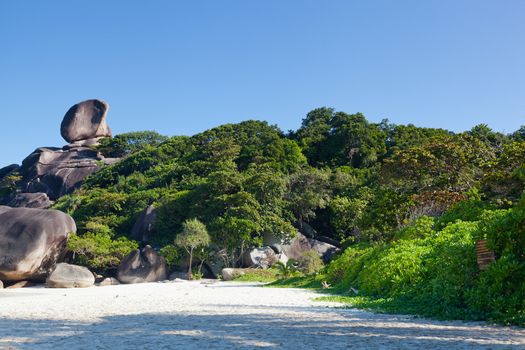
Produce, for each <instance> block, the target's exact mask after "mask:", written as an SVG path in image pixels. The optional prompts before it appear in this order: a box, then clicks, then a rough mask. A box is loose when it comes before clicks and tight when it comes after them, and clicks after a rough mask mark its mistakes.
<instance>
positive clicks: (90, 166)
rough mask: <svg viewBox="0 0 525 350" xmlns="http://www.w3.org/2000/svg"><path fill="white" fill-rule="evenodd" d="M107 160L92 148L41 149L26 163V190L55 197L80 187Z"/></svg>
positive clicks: (23, 188) (23, 180) (24, 165)
mask: <svg viewBox="0 0 525 350" xmlns="http://www.w3.org/2000/svg"><path fill="white" fill-rule="evenodd" d="M103 161H104V157H102V156H101V155H100V154H99V153H98V152H97V151H94V150H92V149H90V148H85V147H81V148H74V149H70V150H67V151H64V150H62V149H58V148H39V149H37V150H35V151H34V152H33V153H32V154H31V155H29V156H28V157H27V158H26V159H24V161H23V162H22V167H21V168H20V174H21V175H22V181H21V187H22V192H29V193H38V192H42V193H46V194H47V195H48V196H49V198H50V199H52V200H55V199H57V198H59V197H61V196H63V195H65V194H69V193H71V192H73V190H75V189H76V188H78V187H79V186H80V184H81V183H82V181H83V180H84V179H85V178H86V177H87V176H89V175H91V174H93V173H94V172H95V171H97V170H99V169H100V163H102V162H103Z"/></svg>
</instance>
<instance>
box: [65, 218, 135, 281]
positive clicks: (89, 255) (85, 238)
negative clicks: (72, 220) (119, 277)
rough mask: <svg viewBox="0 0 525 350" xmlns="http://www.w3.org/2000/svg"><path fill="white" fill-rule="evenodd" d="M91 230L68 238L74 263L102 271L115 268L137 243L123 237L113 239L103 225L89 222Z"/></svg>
mask: <svg viewBox="0 0 525 350" xmlns="http://www.w3.org/2000/svg"><path fill="white" fill-rule="evenodd" d="M88 226H89V228H90V229H92V232H87V233H85V234H84V235H81V236H80V235H77V234H71V235H70V236H69V239H68V243H67V246H68V249H69V251H71V252H73V256H74V261H75V263H77V264H79V265H83V266H87V267H88V268H90V269H92V270H95V271H100V272H103V271H105V270H108V269H112V268H116V267H118V265H119V264H120V261H121V260H122V259H123V258H124V257H125V256H126V255H128V254H129V253H130V252H131V251H132V250H134V249H137V248H138V244H137V242H135V241H132V240H130V239H128V238H125V237H120V238H117V239H113V237H112V235H111V231H110V230H109V228H108V227H107V226H105V225H102V224H98V223H90V224H89V225H88Z"/></svg>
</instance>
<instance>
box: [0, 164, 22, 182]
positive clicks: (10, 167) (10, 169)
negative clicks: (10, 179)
mask: <svg viewBox="0 0 525 350" xmlns="http://www.w3.org/2000/svg"><path fill="white" fill-rule="evenodd" d="M18 168H20V166H19V165H18V164H11V165H8V166H6V167H4V168H2V169H0V180H2V179H3V178H4V177H6V176H7V175H9V174H12V173H14V172H15V171H17V170H18Z"/></svg>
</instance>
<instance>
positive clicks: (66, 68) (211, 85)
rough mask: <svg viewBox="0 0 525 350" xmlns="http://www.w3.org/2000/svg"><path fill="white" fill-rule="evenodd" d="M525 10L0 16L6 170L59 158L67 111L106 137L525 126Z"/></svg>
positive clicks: (381, 8)
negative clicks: (309, 116) (102, 106)
mask: <svg viewBox="0 0 525 350" xmlns="http://www.w3.org/2000/svg"><path fill="white" fill-rule="evenodd" d="M524 18H525V1H521V0H503V1H483V0H472V1H470V0H450V1H447V0H434V1H432V0H427V1H421V0H414V1H403V0H398V1H392V0H388V1H387V0H385V1H375V0H367V1H364V0H363V1H350V0H340V1H338V0H330V1H321V0H318V1H308V0H301V1H299V0H297V1H293V0H286V1H283V0H253V1H247V0H238V1H234V0H222V1H218V0H209V1H198V0H191V1H168V0H164V1H162V0H157V1H132V0H127V1H93V0H91V1H71V0H68V1H58V0H57V1H51V0H50V1H45V2H44V1H36V0H33V1H16V0H5V1H1V2H0V102H1V106H2V107H1V109H0V121H1V131H2V132H1V137H0V149H1V150H2V151H1V153H0V167H1V166H4V165H7V164H10V163H19V162H21V161H22V159H23V158H24V157H25V156H27V155H28V154H29V153H30V152H31V151H32V150H33V149H35V148H36V147H39V146H62V145H63V144H65V141H64V140H62V138H61V137H60V132H59V125H60V122H61V120H62V117H63V115H64V113H65V112H66V111H67V109H68V108H69V107H70V106H71V105H73V104H74V103H76V102H79V101H82V100H84V99H88V98H102V99H104V100H106V101H108V102H109V104H110V105H111V109H110V112H109V114H108V122H109V124H110V126H111V127H112V129H113V131H114V133H116V134H118V133H123V132H126V131H137V130H156V131H158V132H160V133H163V134H167V135H181V134H185V135H191V134H195V133H197V132H200V131H203V130H205V129H208V128H210V127H213V126H216V125H220V124H224V123H230V122H239V121H242V120H246V119H264V120H267V121H269V122H270V123H272V124H277V125H279V126H280V127H281V128H282V129H283V130H288V129H296V128H297V127H298V126H299V125H300V122H301V119H302V118H303V117H304V116H305V114H306V113H307V112H308V111H310V110H311V109H313V108H316V107H321V106H330V107H334V108H335V109H337V110H342V111H345V112H349V113H354V112H362V113H364V114H365V115H366V116H367V117H368V119H370V120H371V121H380V120H381V119H383V118H388V119H390V121H392V122H394V123H398V124H403V123H414V124H416V125H421V126H432V127H443V128H447V129H451V130H454V131H462V130H466V129H470V128H471V127H472V126H474V125H476V124H479V123H487V124H489V126H490V127H492V128H493V129H495V130H498V131H505V132H511V131H514V130H515V129H517V128H518V127H519V126H520V125H523V124H525V20H524Z"/></svg>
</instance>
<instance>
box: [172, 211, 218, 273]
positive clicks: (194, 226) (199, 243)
mask: <svg viewBox="0 0 525 350" xmlns="http://www.w3.org/2000/svg"><path fill="white" fill-rule="evenodd" d="M209 244H210V236H209V235H208V230H207V229H206V225H204V224H203V223H202V222H200V221H199V220H198V219H189V220H186V221H185V222H184V223H183V224H182V232H181V233H180V234H178V235H177V237H176V238H175V245H176V246H179V247H182V248H184V249H185V250H186V252H187V253H188V255H189V261H188V265H189V266H188V278H189V279H192V272H191V267H192V263H193V251H194V250H195V248H198V247H205V246H208V245H209Z"/></svg>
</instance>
